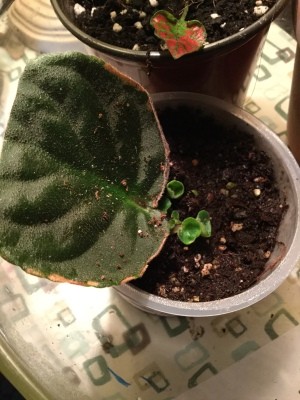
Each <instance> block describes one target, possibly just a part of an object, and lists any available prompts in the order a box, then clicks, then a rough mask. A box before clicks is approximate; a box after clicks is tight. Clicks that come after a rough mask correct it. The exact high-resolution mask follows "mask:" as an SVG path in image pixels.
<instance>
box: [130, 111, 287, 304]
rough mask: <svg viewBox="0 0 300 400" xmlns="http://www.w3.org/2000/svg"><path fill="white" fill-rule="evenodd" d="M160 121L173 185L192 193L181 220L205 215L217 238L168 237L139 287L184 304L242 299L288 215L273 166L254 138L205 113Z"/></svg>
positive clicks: (166, 115) (179, 203)
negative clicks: (190, 241) (189, 242)
mask: <svg viewBox="0 0 300 400" xmlns="http://www.w3.org/2000/svg"><path fill="white" fill-rule="evenodd" d="M160 119H161V123H162V126H163V129H164V132H165V135H166V137H167V140H168V142H169V144H170V150H171V171H170V180H171V179H177V180H180V181H182V182H183V184H184V186H185V189H186V190H185V195H184V196H183V197H181V198H180V199H178V200H176V201H173V205H172V209H175V210H178V211H179V214H180V219H181V220H183V219H184V218H186V217H187V216H192V217H195V216H196V215H197V213H198V211H200V210H201V209H205V210H207V211H208V212H209V214H210V217H211V223H212V236H211V237H210V238H209V239H205V238H198V239H197V240H196V241H195V242H194V243H193V244H192V245H190V246H184V245H183V244H182V243H181V242H180V241H179V239H178V237H177V235H176V234H173V235H170V236H169V238H168V240H167V242H166V244H165V246H164V248H163V250H162V252H161V253H160V255H159V256H157V257H156V258H155V259H154V260H153V261H152V262H151V263H150V264H149V267H148V269H147V270H146V272H145V274H144V275H143V277H142V278H139V279H137V280H135V281H133V284H134V285H136V286H138V287H139V288H141V289H143V290H145V291H147V292H150V293H153V294H156V295H159V296H162V297H166V298H169V299H173V300H180V301H194V302H198V301H211V300H216V299H222V298H225V297H229V296H232V295H235V294H238V293H240V292H242V291H244V290H245V289H247V288H249V287H250V286H251V285H253V284H254V283H255V282H256V281H257V279H258V278H259V276H260V275H261V274H262V272H263V270H264V267H265V264H266V262H267V261H268V259H269V257H270V254H271V252H272V250H273V248H274V245H275V243H276V237H277V231H278V225H279V223H280V221H281V219H282V216H283V213H284V212H285V210H286V208H287V205H286V203H285V200H284V194H283V193H280V192H279V189H278V187H277V185H276V181H275V176H274V172H273V167H272V165H271V162H270V159H269V158H268V156H267V155H266V154H265V153H264V152H263V151H261V150H258V149H257V148H256V146H255V142H254V140H253V137H252V136H251V135H249V134H245V133H244V132H240V131H239V129H238V128H237V127H236V128H234V129H228V128H225V127H224V126H218V125H216V124H215V122H213V120H212V119H210V118H204V119H203V116H201V115H200V114H199V111H196V112H195V111H194V112H193V111H191V109H185V108H181V109H178V110H176V111H174V110H173V111H172V110H168V111H164V112H163V114H161V115H160ZM195 127H197V128H196V129H195Z"/></svg>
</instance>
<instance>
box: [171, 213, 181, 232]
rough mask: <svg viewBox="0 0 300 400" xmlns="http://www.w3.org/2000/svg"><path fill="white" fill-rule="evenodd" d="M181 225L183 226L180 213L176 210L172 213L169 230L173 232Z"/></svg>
mask: <svg viewBox="0 0 300 400" xmlns="http://www.w3.org/2000/svg"><path fill="white" fill-rule="evenodd" d="M180 224H181V221H180V218H179V212H178V211H176V210H174V211H172V213H171V218H170V220H169V228H170V229H171V230H174V229H175V228H176V226H177V225H180Z"/></svg>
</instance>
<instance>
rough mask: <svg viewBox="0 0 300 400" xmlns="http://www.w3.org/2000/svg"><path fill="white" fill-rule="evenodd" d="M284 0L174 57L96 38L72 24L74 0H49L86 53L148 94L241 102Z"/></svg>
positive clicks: (166, 53) (283, 5)
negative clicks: (236, 28)
mask: <svg viewBox="0 0 300 400" xmlns="http://www.w3.org/2000/svg"><path fill="white" fill-rule="evenodd" d="M287 2H288V0H278V1H277V3H276V4H275V5H274V6H273V7H272V9H271V10H269V11H268V12H267V13H266V14H265V15H263V16H262V17H261V18H260V19H259V20H258V21H256V22H255V23H253V24H252V25H251V26H249V27H247V28H245V29H244V30H243V31H241V32H238V33H236V34H234V35H232V36H230V37H228V38H226V39H223V40H220V41H218V42H215V43H211V44H208V45H206V46H205V47H204V49H202V50H201V51H199V52H197V53H194V54H191V55H188V56H184V57H182V58H180V59H178V60H176V61H175V60H173V59H172V57H171V56H170V54H169V53H168V52H166V51H165V52H158V51H157V52H154V51H153V52H150V53H149V54H148V53H147V52H146V51H134V50H129V49H123V48H120V47H116V46H113V45H110V44H107V43H104V42H101V41H100V40H97V39H95V38H93V37H91V36H89V35H87V34H86V33H85V32H84V31H82V30H80V29H79V28H78V27H77V26H76V25H75V23H74V17H73V5H74V1H73V0H51V3H52V5H53V8H54V10H55V12H56V13H57V16H58V17H59V19H60V20H61V21H62V23H63V24H64V25H65V27H66V28H67V29H68V30H69V31H70V32H72V33H73V34H74V35H75V36H76V37H77V38H78V39H80V40H81V41H82V42H84V43H86V44H87V45H88V46H89V52H90V53H91V54H95V55H97V56H99V57H100V58H102V59H104V60H105V61H106V62H108V63H110V64H112V65H113V66H114V67H116V68H117V69H118V70H119V71H121V72H123V73H124V74H126V75H128V76H130V77H131V78H133V79H134V80H136V81H137V82H139V83H140V84H141V85H142V86H143V87H144V88H145V89H146V90H147V91H148V92H149V93H157V92H166V91H188V92H199V93H204V94H207V95H210V96H215V97H218V98H221V99H224V100H227V101H228V102H231V103H233V104H237V105H242V104H243V102H244V100H245V96H246V92H247V88H248V85H249V83H250V81H251V77H252V76H253V74H254V71H255V68H256V64H257V60H258V58H259V56H260V54H261V50H262V47H263V44H264V40H265V38H266V34H267V32H268V29H269V26H270V24H271V22H272V21H273V20H274V19H275V18H276V16H277V15H278V14H279V13H280V12H281V11H282V9H283V8H284V7H285V5H286V4H287Z"/></svg>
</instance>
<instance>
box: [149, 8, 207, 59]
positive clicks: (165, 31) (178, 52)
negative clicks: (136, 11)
mask: <svg viewBox="0 0 300 400" xmlns="http://www.w3.org/2000/svg"><path fill="white" fill-rule="evenodd" d="M187 12H188V7H187V6H186V7H185V8H184V11H183V13H182V15H181V17H180V19H177V18H175V17H174V15H173V14H171V13H169V12H168V11H166V10H160V11H157V12H156V13H155V14H154V15H153V17H152V18H151V25H152V26H153V28H154V33H155V35H156V36H157V37H159V38H160V39H162V40H164V42H165V44H166V46H167V48H168V50H169V51H170V53H171V55H172V57H173V58H174V59H178V58H180V57H182V56H184V55H185V54H188V53H193V52H195V51H198V50H199V49H200V48H201V47H203V45H204V43H205V40H206V30H205V28H204V25H203V24H202V23H201V22H199V21H194V20H193V21H186V20H185V17H186V14H187Z"/></svg>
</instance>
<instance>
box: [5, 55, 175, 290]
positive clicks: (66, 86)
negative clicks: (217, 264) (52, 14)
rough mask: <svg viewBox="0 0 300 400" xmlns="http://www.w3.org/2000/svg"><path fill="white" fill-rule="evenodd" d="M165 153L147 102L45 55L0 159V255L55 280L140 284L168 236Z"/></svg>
mask: <svg viewBox="0 0 300 400" xmlns="http://www.w3.org/2000/svg"><path fill="white" fill-rule="evenodd" d="M167 172H168V167H167V149H166V146H165V142H164V139H163V136H162V134H161V131H160V128H159V125H158V122H157V118H156V114H155V113H154V111H153V108H152V105H151V102H150V100H149V97H148V95H147V93H146V92H145V91H144V90H142V89H141V88H140V87H138V86H137V85H136V84H134V83H132V82H131V81H129V80H128V79H125V78H124V77H121V76H120V75H119V74H117V73H116V72H115V71H114V70H112V68H111V67H109V66H107V65H106V64H104V63H103V62H102V61H100V60H99V59H97V58H95V57H90V56H86V55H83V54H80V53H65V54H60V55H59V54H57V55H46V56H41V57H39V58H38V59H37V60H35V61H33V62H31V63H30V64H28V65H27V67H26V69H25V72H24V74H23V77H22V78H21V81H20V83H19V88H18V93H17V97H16V100H15V103H14V106H13V109H12V112H11V117H10V121H9V124H8V128H7V131H6V134H5V140H4V146H3V151H2V155H1V159H0V185H1V186H0V255H1V256H2V257H3V258H5V259H7V260H8V261H10V262H12V263H14V264H17V265H20V266H21V267H22V268H23V269H24V270H26V271H27V272H30V273H33V274H36V275H39V276H44V277H48V278H49V279H52V280H58V281H64V280H69V281H74V282H78V283H81V284H89V285H96V286H107V285H112V284H118V283H120V282H121V281H123V280H124V279H126V277H129V278H130V277H135V276H137V275H140V274H141V272H142V270H143V268H144V267H145V265H146V263H147V261H148V260H149V259H151V258H152V257H153V256H154V255H155V254H156V253H157V252H158V251H159V249H160V248H161V246H162V243H163V242H164V239H165V237H166V235H167V228H166V224H165V222H164V221H162V218H161V217H162V216H161V214H160V212H159V211H158V210H156V209H154V208H153V207H155V206H156V205H157V201H158V199H159V198H160V196H161V194H162V192H163V190H164V186H165V182H166V179H167Z"/></svg>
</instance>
